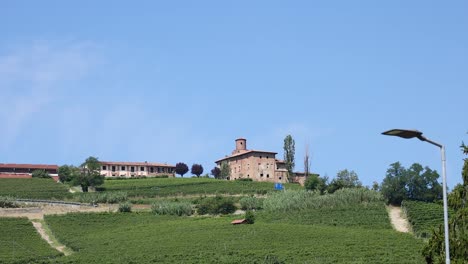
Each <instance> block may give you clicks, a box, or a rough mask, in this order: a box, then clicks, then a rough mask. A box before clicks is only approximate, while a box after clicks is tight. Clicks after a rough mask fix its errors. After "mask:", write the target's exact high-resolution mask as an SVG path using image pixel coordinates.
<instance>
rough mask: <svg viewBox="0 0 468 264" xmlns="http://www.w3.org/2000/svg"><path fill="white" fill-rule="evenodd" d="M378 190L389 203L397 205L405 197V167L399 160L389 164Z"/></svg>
mask: <svg viewBox="0 0 468 264" xmlns="http://www.w3.org/2000/svg"><path fill="white" fill-rule="evenodd" d="M380 191H381V192H382V195H383V196H384V197H385V199H387V202H388V203H390V204H395V205H399V204H401V202H402V201H403V200H404V199H405V198H406V169H405V168H404V167H403V166H401V164H400V162H395V163H392V164H390V168H389V169H387V174H386V176H385V178H384V179H383V181H382V185H381V187H380Z"/></svg>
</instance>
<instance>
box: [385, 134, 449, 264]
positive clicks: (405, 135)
mask: <svg viewBox="0 0 468 264" xmlns="http://www.w3.org/2000/svg"><path fill="white" fill-rule="evenodd" d="M422 134H423V133H422V132H421V131H418V130H407V129H392V130H388V131H385V132H383V133H382V135H386V136H397V137H401V138H407V139H408V138H418V139H419V140H421V141H426V142H428V143H430V144H432V145H434V146H437V147H439V148H440V153H441V155H442V186H443V190H442V191H443V200H444V229H445V263H447V264H450V247H449V229H448V210H447V179H446V170H445V147H444V146H443V145H441V144H439V143H437V142H434V141H432V140H429V139H427V138H426V137H424V136H423V135H422Z"/></svg>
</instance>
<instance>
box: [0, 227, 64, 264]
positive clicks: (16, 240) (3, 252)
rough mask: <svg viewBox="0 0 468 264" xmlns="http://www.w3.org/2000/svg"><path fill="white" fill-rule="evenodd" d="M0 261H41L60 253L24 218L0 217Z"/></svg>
mask: <svg viewBox="0 0 468 264" xmlns="http://www.w3.org/2000/svg"><path fill="white" fill-rule="evenodd" d="M0 234H1V236H0V263H9V264H10V263H11V264H13V263H15V264H16V263H18V264H19V263H41V262H45V261H47V260H50V259H53V258H56V257H58V256H60V255H62V254H61V253H60V252H58V251H57V250H55V249H53V248H51V247H50V246H49V244H47V242H45V241H44V240H43V239H42V238H41V237H40V235H39V234H38V233H37V231H36V229H35V228H34V227H33V225H32V224H31V222H29V221H28V219H26V218H0Z"/></svg>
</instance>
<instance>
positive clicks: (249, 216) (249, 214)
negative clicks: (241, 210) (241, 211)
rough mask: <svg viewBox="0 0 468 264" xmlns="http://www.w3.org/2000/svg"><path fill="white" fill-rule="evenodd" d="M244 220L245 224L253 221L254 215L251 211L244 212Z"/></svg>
mask: <svg viewBox="0 0 468 264" xmlns="http://www.w3.org/2000/svg"><path fill="white" fill-rule="evenodd" d="M245 222H247V224H253V223H255V215H254V213H253V212H252V211H250V210H248V211H247V212H245Z"/></svg>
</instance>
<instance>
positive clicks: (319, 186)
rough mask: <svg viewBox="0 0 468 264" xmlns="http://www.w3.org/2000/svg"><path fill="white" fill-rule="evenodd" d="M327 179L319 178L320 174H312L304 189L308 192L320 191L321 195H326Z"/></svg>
mask: <svg viewBox="0 0 468 264" xmlns="http://www.w3.org/2000/svg"><path fill="white" fill-rule="evenodd" d="M326 181H327V179H326V178H321V177H319V175H318V174H310V175H309V176H308V177H307V179H306V180H305V183H304V187H305V189H306V190H310V191H315V190H317V191H319V192H320V194H324V193H325V190H326V188H327V182H326Z"/></svg>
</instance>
